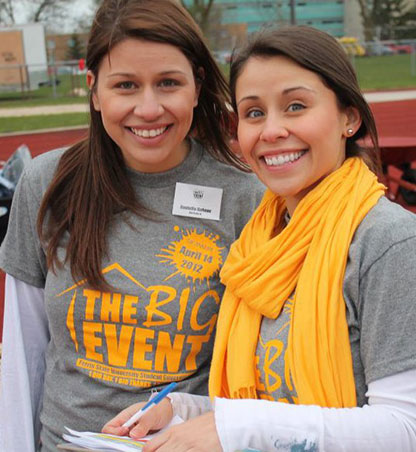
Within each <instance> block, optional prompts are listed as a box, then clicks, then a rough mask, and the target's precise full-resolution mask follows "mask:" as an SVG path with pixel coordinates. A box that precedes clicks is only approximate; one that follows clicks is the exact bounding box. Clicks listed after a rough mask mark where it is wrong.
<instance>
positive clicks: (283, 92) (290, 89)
mask: <svg viewBox="0 0 416 452" xmlns="http://www.w3.org/2000/svg"><path fill="white" fill-rule="evenodd" d="M297 90H305V91H310V92H311V93H316V91H315V90H314V89H312V88H309V87H307V86H301V85H300V86H292V87H290V88H286V89H284V90H283V91H282V94H283V95H287V94H289V93H291V92H292V91H297ZM258 98H259V96H254V95H253V96H246V97H243V98H242V99H240V100H239V102H237V105H240V103H241V102H243V101H245V100H257V99H258Z"/></svg>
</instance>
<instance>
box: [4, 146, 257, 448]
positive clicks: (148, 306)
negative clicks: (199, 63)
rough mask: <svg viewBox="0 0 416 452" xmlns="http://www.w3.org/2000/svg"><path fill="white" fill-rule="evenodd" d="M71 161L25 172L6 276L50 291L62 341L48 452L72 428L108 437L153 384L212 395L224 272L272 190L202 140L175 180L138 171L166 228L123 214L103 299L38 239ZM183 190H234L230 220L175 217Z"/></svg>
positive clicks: (56, 353)
mask: <svg viewBox="0 0 416 452" xmlns="http://www.w3.org/2000/svg"><path fill="white" fill-rule="evenodd" d="M61 155H62V151H52V152H49V153H46V154H43V155H41V156H39V157H38V158H36V159H34V160H33V162H32V163H31V164H30V166H29V167H28V169H27V170H26V171H25V173H24V175H23V176H22V178H21V181H20V183H19V187H18V189H17V191H16V193H15V196H14V200H13V208H12V212H11V218H10V224H9V229H8V233H7V236H6V238H5V240H4V242H3V245H2V248H1V251H0V265H1V267H2V268H3V269H4V271H5V272H7V273H8V274H10V275H12V276H14V277H15V278H17V279H19V280H22V281H24V282H26V283H28V284H31V285H33V286H36V287H44V288H45V308H46V313H47V317H48V322H49V329H50V336H51V338H50V342H49V345H48V349H47V353H46V374H45V381H44V398H43V408H42V412H41V422H42V432H41V441H42V444H43V447H42V451H48V452H49V451H54V450H56V447H55V445H56V443H57V442H60V441H62V439H61V435H62V433H63V431H64V425H66V426H68V427H70V428H74V429H76V430H90V431H100V429H101V427H102V426H103V424H104V423H105V422H106V421H108V420H109V419H110V418H112V417H113V416H114V415H115V414H117V413H118V412H119V411H120V410H121V409H123V408H125V407H126V406H128V405H130V404H131V403H134V402H136V401H141V400H144V399H147V398H148V396H149V388H151V387H156V386H160V385H165V384H167V383H169V382H171V381H177V382H178V388H177V390H178V391H183V392H190V393H195V394H206V393H207V378H208V372H209V366H210V362H211V354H212V347H213V338H214V334H213V333H214V327H215V323H216V319H217V312H218V308H219V303H220V300H221V296H222V293H223V286H222V285H221V283H220V281H219V277H218V272H219V270H220V267H221V265H222V263H223V262H224V260H225V257H226V255H227V253H228V250H229V247H230V244H231V243H232V242H233V241H234V240H235V239H236V238H237V237H238V235H239V234H240V231H241V229H242V227H243V226H244V224H245V223H246V222H247V220H248V219H249V218H250V216H251V214H252V212H253V210H254V208H255V207H256V205H257V204H258V202H259V201H260V199H261V196H262V193H263V190H264V187H263V186H262V185H261V184H260V183H259V182H257V179H256V178H255V176H254V175H249V174H245V173H243V172H241V171H238V170H236V169H234V168H232V167H230V166H228V165H225V164H222V163H220V162H218V161H216V160H214V159H213V158H212V157H211V156H210V155H209V154H208V153H207V152H204V151H203V149H202V148H201V146H200V145H199V144H197V143H196V142H192V149H191V152H190V153H189V155H188V156H187V158H186V159H185V161H184V162H183V163H182V164H181V165H179V166H178V167H176V168H174V169H172V170H170V171H167V172H165V173H159V174H143V173H137V172H134V171H132V170H129V171H128V176H129V177H130V179H131V183H132V184H133V186H134V188H135V190H136V193H137V196H139V198H140V201H141V202H142V203H143V204H144V205H145V206H147V207H149V208H150V209H152V211H154V212H156V213H157V214H158V215H157V216H156V217H155V220H154V221H151V220H146V219H143V218H139V217H137V216H136V215H134V214H131V213H130V214H129V213H127V212H124V213H123V214H119V215H116V216H115V218H114V221H113V223H112V225H111V229H110V231H109V234H108V257H107V258H106V259H105V260H104V261H103V263H102V271H103V272H104V273H105V276H106V279H107V281H108V282H109V283H110V284H111V285H112V286H113V287H115V288H117V289H116V290H115V291H114V292H101V291H97V290H92V289H91V288H88V287H87V286H86V285H85V283H84V281H74V280H73V279H72V277H71V273H70V271H69V268H68V265H65V266H64V267H63V268H62V269H58V270H57V271H56V274H54V273H53V272H52V271H48V269H47V266H46V261H45V249H44V247H43V246H42V245H41V243H40V242H39V238H38V235H37V233H36V219H37V214H38V209H39V205H40V202H41V199H42V196H43V194H44V192H45V190H46V188H47V187H48V185H49V183H50V181H51V178H52V176H53V173H54V171H55V168H56V165H57V163H58V161H59V158H60V156H61ZM176 182H182V183H185V184H192V185H199V186H209V187H218V188H222V189H223V195H222V204H221V211H220V218H221V219H220V221H216V220H211V219H201V218H190V217H184V216H174V215H172V206H173V202H174V197H175V186H176ZM194 191H195V193H196V194H195V196H196V197H200V196H203V190H202V191H201V190H200V189H196V190H194ZM59 255H60V256H61V257H62V256H63V255H64V253H63V250H62V249H61V250H59Z"/></svg>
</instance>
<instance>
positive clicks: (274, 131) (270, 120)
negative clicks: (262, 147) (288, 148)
mask: <svg viewBox="0 0 416 452" xmlns="http://www.w3.org/2000/svg"><path fill="white" fill-rule="evenodd" d="M288 136H289V131H288V129H287V127H286V125H285V124H284V123H283V120H282V119H281V118H278V117H276V116H275V115H272V116H268V117H267V120H266V121H265V122H264V126H263V130H262V131H261V134H260V139H261V140H263V141H265V142H267V143H274V142H275V141H276V140H278V139H279V138H287V137H288Z"/></svg>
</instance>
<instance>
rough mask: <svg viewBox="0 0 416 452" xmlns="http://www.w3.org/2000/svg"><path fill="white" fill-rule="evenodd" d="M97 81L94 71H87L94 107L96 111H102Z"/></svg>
mask: <svg viewBox="0 0 416 452" xmlns="http://www.w3.org/2000/svg"><path fill="white" fill-rule="evenodd" d="M95 82H96V78H95V75H94V74H93V73H92V71H87V85H88V88H89V89H90V91H91V96H92V97H91V98H92V103H93V105H94V109H95V110H96V111H100V102H99V100H98V96H97V89H96V86H95Z"/></svg>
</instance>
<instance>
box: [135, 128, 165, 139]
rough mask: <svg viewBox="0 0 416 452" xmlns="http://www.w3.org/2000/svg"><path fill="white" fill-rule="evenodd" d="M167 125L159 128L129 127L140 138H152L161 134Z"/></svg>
mask: <svg viewBox="0 0 416 452" xmlns="http://www.w3.org/2000/svg"><path fill="white" fill-rule="evenodd" d="M167 128H168V127H167V126H166V127H160V128H159V129H134V128H133V127H130V130H131V131H132V132H133V133H134V134H135V135H137V136H139V137H142V138H149V137H150V138H154V137H157V136H158V135H162V133H163V132H164V131H165V130H166V129H167Z"/></svg>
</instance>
